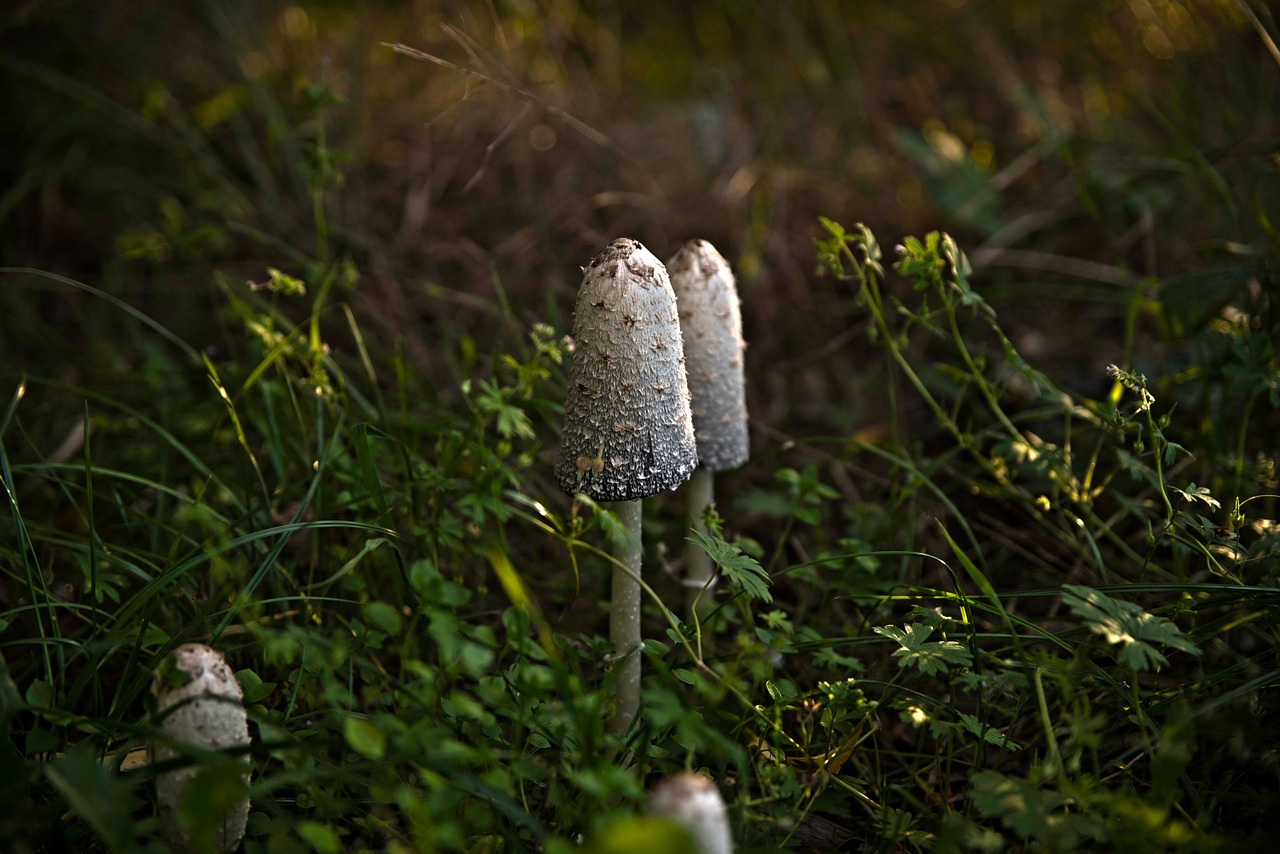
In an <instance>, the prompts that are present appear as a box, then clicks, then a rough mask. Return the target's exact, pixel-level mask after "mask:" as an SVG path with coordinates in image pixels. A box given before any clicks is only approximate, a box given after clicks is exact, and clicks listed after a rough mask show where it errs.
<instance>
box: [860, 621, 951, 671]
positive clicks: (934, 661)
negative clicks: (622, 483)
mask: <svg viewBox="0 0 1280 854" xmlns="http://www.w3.org/2000/svg"><path fill="white" fill-rule="evenodd" d="M933 630H934V627H933V626H928V625H925V624H924V623H911V624H908V625H906V626H903V627H902V628H901V629H899V628H897V627H895V626H876V627H875V628H874V629H873V631H874V632H875V633H876V634H878V635H884V636H885V637H887V638H889V640H892V641H896V642H897V643H899V644H901V645H902V646H901V648H900V649H896V650H894V652H893V657H894V658H896V659H898V666H899V667H916V668H919V670H920V672H921V673H923V674H925V675H926V676H928V675H931V674H936V673H946V672H947V670H948V665H952V664H954V665H958V666H960V667H970V666H972V664H973V656H971V655H970V654H969V651H968V650H966V649H965V648H964V647H963V646H961V645H960V644H959V643H957V642H956V641H949V640H944V641H931V640H929V636H930V635H932V634H933Z"/></svg>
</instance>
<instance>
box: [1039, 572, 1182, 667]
mask: <svg viewBox="0 0 1280 854" xmlns="http://www.w3.org/2000/svg"><path fill="white" fill-rule="evenodd" d="M1062 591H1063V593H1062V599H1063V601H1064V602H1066V603H1067V606H1068V607H1069V608H1071V610H1072V611H1073V612H1074V613H1075V615H1076V616H1077V617H1079V618H1080V619H1082V620H1083V621H1084V624H1085V625H1086V626H1088V628H1089V630H1090V631H1092V632H1093V633H1095V634H1099V635H1102V636H1103V637H1104V638H1106V640H1107V643H1111V644H1118V645H1119V646H1120V652H1119V654H1118V655H1117V656H1116V660H1117V661H1119V662H1120V663H1121V664H1122V665H1124V666H1126V667H1131V668H1133V669H1134V670H1147V669H1148V668H1150V667H1152V666H1153V665H1154V666H1156V667H1158V666H1160V665H1162V664H1164V663H1165V662H1166V661H1167V659H1166V658H1165V657H1164V655H1163V654H1161V652H1160V651H1159V650H1157V649H1156V648H1155V647H1154V646H1152V645H1151V644H1153V643H1161V644H1164V645H1165V646H1171V647H1173V648H1174V649H1178V650H1181V651H1183V652H1189V653H1191V654H1192V655H1199V654H1200V648H1199V647H1197V646H1196V645H1195V644H1194V643H1192V642H1191V641H1189V640H1187V639H1186V637H1185V636H1184V635H1183V634H1182V632H1180V631H1179V630H1178V627H1177V626H1176V625H1174V624H1173V623H1172V622H1170V621H1169V620H1166V619H1165V618H1164V617H1157V616H1156V615H1154V614H1151V613H1149V612H1147V611H1144V610H1143V609H1142V607H1141V606H1139V605H1137V604H1135V603H1133V602H1124V601H1121V600H1119V599H1113V598H1111V597H1110V596H1108V595H1107V594H1105V593H1102V592H1101V591H1098V590H1094V589H1093V588H1091V587H1084V586H1082V585H1077V584H1065V585H1063V587H1062Z"/></svg>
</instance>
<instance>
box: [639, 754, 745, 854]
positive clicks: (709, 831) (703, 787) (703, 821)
mask: <svg viewBox="0 0 1280 854" xmlns="http://www.w3.org/2000/svg"><path fill="white" fill-rule="evenodd" d="M649 813H650V814H651V815H654V816H657V817H659V818H663V819H666V820H667V821H670V822H671V823H673V824H678V825H680V826H681V827H683V828H684V829H685V830H686V831H688V833H689V836H690V837H691V838H692V839H693V844H694V850H695V851H696V852H698V854H732V852H733V835H732V834H731V833H730V832H729V811H728V809H726V808H725V805H724V799H723V798H721V797H720V790H719V789H717V788H716V786H715V783H713V782H711V780H709V779H707V778H706V777H704V776H702V775H701V774H691V773H683V774H677V775H676V776H674V777H669V778H667V779H666V780H663V781H662V782H661V783H659V784H658V785H657V786H655V787H654V789H653V794H652V795H651V796H650V797H649Z"/></svg>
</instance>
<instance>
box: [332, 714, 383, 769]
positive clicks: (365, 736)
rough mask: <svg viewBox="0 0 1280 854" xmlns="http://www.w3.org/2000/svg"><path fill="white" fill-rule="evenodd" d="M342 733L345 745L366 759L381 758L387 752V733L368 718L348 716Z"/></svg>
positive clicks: (343, 723)
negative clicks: (345, 741)
mask: <svg viewBox="0 0 1280 854" xmlns="http://www.w3.org/2000/svg"><path fill="white" fill-rule="evenodd" d="M342 734H343V736H344V737H345V738H346V740H347V746H348V747H350V748H351V749H352V750H354V751H355V752H356V753H359V754H360V755H361V756H363V757H365V758H366V759H381V758H382V757H383V754H385V753H386V752H387V734H386V733H385V732H383V731H382V730H381V729H379V728H378V725H377V724H375V723H374V722H373V721H371V720H369V719H368V718H357V717H348V718H347V719H346V720H345V721H343V722H342Z"/></svg>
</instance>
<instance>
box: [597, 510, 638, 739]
mask: <svg viewBox="0 0 1280 854" xmlns="http://www.w3.org/2000/svg"><path fill="white" fill-rule="evenodd" d="M640 505H641V502H640V500H639V499H637V500H635V501H611V502H607V503H606V504H605V507H606V508H607V509H608V510H611V511H612V512H614V513H616V514H617V516H618V521H619V522H621V523H622V527H623V528H625V529H626V536H625V537H624V538H623V539H622V540H621V541H619V542H618V543H616V544H615V545H614V551H613V553H614V557H615V558H617V561H618V563H617V564H616V565H614V567H613V610H612V611H611V612H610V614H609V639H610V640H611V641H612V642H613V654H614V655H615V656H616V660H615V661H614V665H613V671H614V685H615V691H616V692H617V706H616V708H615V709H614V713H613V719H612V720H611V721H610V724H609V729H610V731H611V732H615V733H625V732H626V731H627V730H628V729H629V728H630V727H631V721H632V720H633V719H634V718H635V716H636V712H637V711H639V709H640V659H641V656H640V644H641V640H640V555H641V548H640V517H641V512H640V511H641V506H640Z"/></svg>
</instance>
